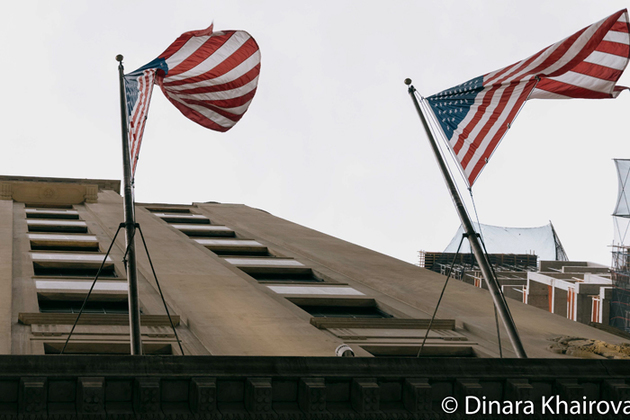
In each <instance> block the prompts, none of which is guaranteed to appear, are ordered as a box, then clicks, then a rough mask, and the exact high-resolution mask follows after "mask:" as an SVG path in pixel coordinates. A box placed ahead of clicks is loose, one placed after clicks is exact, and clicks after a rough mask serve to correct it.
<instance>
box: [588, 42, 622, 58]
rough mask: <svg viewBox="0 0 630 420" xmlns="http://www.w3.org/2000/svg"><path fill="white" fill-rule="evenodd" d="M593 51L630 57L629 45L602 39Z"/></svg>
mask: <svg viewBox="0 0 630 420" xmlns="http://www.w3.org/2000/svg"><path fill="white" fill-rule="evenodd" d="M595 51H600V52H603V53H608V54H613V55H618V56H620V57H630V45H628V44H621V43H619V42H610V41H602V42H601V44H599V45H598V46H597V48H595Z"/></svg>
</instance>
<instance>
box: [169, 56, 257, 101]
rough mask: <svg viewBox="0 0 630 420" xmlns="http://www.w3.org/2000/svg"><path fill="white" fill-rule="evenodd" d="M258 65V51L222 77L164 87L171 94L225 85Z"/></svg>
mask: <svg viewBox="0 0 630 420" xmlns="http://www.w3.org/2000/svg"><path fill="white" fill-rule="evenodd" d="M258 64H260V51H256V53H254V54H252V56H251V57H249V58H248V59H247V60H245V61H243V62H242V63H241V64H239V65H238V66H236V67H234V68H233V69H232V70H230V71H229V72H227V73H225V74H224V75H222V76H219V77H215V78H213V79H209V80H202V81H201V82H196V83H189V84H186V85H178V86H169V84H168V82H165V83H164V85H165V87H167V88H168V90H169V91H170V92H177V91H181V90H187V89H195V88H198V87H206V86H214V85H222V84H224V83H228V82H231V81H233V80H235V79H238V78H239V77H241V76H243V75H244V74H245V73H247V72H248V71H250V70H251V69H253V68H254V67H256V66H257V65H258Z"/></svg>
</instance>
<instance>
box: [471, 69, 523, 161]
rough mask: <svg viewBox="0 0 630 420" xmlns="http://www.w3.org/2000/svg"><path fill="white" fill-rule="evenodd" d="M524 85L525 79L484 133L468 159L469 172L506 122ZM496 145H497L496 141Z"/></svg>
mask: <svg viewBox="0 0 630 420" xmlns="http://www.w3.org/2000/svg"><path fill="white" fill-rule="evenodd" d="M525 86H527V81H523V82H521V83H519V84H518V86H517V87H516V88H515V89H514V91H513V92H512V95H511V96H510V99H509V100H508V103H507V105H506V106H505V108H503V111H501V115H499V118H497V121H496V122H495V123H494V124H493V125H492V127H491V128H490V130H489V131H488V134H486V136H485V137H484V138H483V140H482V142H481V144H480V145H479V148H477V150H476V151H475V153H474V154H473V156H472V158H471V159H470V160H469V161H468V165H467V168H469V169H470V171H469V173H472V171H473V170H474V169H475V166H476V165H477V163H478V162H479V159H481V157H482V156H483V154H484V153H485V152H486V149H487V148H488V146H489V145H490V142H491V141H492V139H493V137H494V136H495V135H496V134H497V132H498V131H499V129H500V128H501V127H502V126H503V125H504V124H505V123H506V121H507V119H508V116H509V115H510V113H511V112H512V110H513V109H514V107H515V106H516V103H517V101H518V99H519V98H520V97H521V95H522V94H523V91H524V90H525ZM495 108H496V107H495ZM497 146H498V143H497ZM488 157H489V156H488ZM467 172H468V171H467Z"/></svg>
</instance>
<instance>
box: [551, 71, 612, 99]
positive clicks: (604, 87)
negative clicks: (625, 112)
mask: <svg viewBox="0 0 630 420" xmlns="http://www.w3.org/2000/svg"><path fill="white" fill-rule="evenodd" d="M548 79H549V80H556V81H558V82H562V83H567V84H569V85H573V86H579V87H582V88H584V89H589V90H594V91H595V92H602V93H607V94H610V93H611V92H612V91H613V89H614V88H615V82H614V81H612V82H610V81H608V80H604V79H598V78H597V77H593V76H587V75H585V74H580V73H575V72H573V71H568V72H566V73H564V74H562V75H560V76H557V77H549V78H548Z"/></svg>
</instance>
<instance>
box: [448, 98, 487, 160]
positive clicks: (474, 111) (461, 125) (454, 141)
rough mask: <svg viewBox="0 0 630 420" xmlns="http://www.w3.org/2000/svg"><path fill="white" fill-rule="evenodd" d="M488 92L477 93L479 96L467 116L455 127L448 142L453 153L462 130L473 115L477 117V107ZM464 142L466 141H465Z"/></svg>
mask: <svg viewBox="0 0 630 420" xmlns="http://www.w3.org/2000/svg"><path fill="white" fill-rule="evenodd" d="M488 91H489V88H486V89H484V90H482V91H481V93H479V95H477V96H476V97H475V102H474V103H473V105H472V106H471V107H470V110H469V111H468V114H466V117H465V118H464V119H463V120H462V122H460V123H459V124H458V125H457V128H456V129H455V131H454V132H453V136H452V137H451V139H450V140H449V145H450V146H451V149H453V152H454V151H455V145H456V144H457V142H458V140H459V138H460V136H461V135H462V134H463V132H464V129H465V128H466V127H468V125H469V124H470V123H471V122H472V120H473V118H474V117H475V115H477V112H479V107H480V106H481V104H482V103H483V100H484V98H485V97H486V95H487V94H488ZM465 141H468V140H465Z"/></svg>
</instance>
